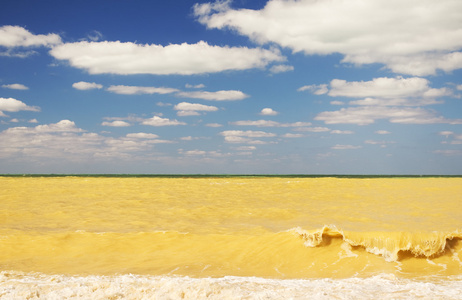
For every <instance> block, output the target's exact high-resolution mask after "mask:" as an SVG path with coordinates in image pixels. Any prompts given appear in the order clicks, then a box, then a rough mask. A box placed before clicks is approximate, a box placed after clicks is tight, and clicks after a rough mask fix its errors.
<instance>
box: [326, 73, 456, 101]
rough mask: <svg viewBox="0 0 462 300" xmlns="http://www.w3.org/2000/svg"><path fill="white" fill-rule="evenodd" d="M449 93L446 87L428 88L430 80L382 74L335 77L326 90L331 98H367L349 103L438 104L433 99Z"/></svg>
mask: <svg viewBox="0 0 462 300" xmlns="http://www.w3.org/2000/svg"><path fill="white" fill-rule="evenodd" d="M449 94H450V91H449V90H448V89H446V88H440V89H433V88H430V87H429V81H428V80H427V79H425V78H419V77H411V78H403V77H395V78H388V77H381V78H374V79H373V80H371V81H353V82H347V81H346V80H340V79H334V80H332V81H331V82H330V91H329V96H332V97H349V98H361V97H366V99H365V100H359V101H354V102H350V104H356V105H416V106H419V105H428V104H435V103H438V102H436V101H435V100H434V98H437V97H442V96H446V95H449ZM377 98H378V99H377ZM387 102H388V103H387Z"/></svg>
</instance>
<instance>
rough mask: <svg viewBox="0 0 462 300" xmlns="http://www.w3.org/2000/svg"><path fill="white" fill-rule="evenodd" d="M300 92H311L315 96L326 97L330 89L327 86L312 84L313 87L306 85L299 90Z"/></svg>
mask: <svg viewBox="0 0 462 300" xmlns="http://www.w3.org/2000/svg"><path fill="white" fill-rule="evenodd" d="M297 91H299V92H303V91H310V92H312V93H313V94H315V95H324V94H327V92H328V91H329V89H328V88H327V84H319V85H318V84H312V85H304V86H302V87H301V88H299V89H297Z"/></svg>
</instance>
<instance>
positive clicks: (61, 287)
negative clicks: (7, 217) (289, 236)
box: [0, 272, 462, 300]
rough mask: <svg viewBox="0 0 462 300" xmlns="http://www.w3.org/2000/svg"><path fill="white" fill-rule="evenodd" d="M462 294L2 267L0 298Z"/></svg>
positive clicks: (456, 290)
mask: <svg viewBox="0 0 462 300" xmlns="http://www.w3.org/2000/svg"><path fill="white" fill-rule="evenodd" d="M333 298H334V299H372V298H376V299H462V277H453V278H446V279H441V278H440V279H438V278H434V279H432V280H430V281H429V280H420V281H418V280H409V279H397V278H396V277H395V276H394V275H387V274H382V275H377V276H374V277H370V278H364V279H361V278H348V279H311V280H280V279H264V278H256V277H222V278H190V277H173V276H140V275H119V276H85V277H79V276H64V275H44V274H21V273H11V272H1V273H0V299H51V300H53V299H60V300H61V299H333Z"/></svg>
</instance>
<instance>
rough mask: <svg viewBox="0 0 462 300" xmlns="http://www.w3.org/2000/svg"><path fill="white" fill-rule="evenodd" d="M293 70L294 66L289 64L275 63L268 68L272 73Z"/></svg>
mask: <svg viewBox="0 0 462 300" xmlns="http://www.w3.org/2000/svg"><path fill="white" fill-rule="evenodd" d="M293 70H294V67H293V66H289V65H275V66H272V67H271V68H270V72H271V73H273V74H277V73H284V72H289V71H293Z"/></svg>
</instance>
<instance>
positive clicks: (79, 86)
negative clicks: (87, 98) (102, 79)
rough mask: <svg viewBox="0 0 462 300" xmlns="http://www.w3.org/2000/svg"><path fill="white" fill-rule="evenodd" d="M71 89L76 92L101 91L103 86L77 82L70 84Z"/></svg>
mask: <svg viewBox="0 0 462 300" xmlns="http://www.w3.org/2000/svg"><path fill="white" fill-rule="evenodd" d="M72 87H73V88H74V89H77V90H93V89H102V88H103V85H102V84H98V83H95V82H85V81H79V82H75V83H73V84H72Z"/></svg>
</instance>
